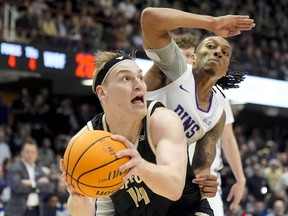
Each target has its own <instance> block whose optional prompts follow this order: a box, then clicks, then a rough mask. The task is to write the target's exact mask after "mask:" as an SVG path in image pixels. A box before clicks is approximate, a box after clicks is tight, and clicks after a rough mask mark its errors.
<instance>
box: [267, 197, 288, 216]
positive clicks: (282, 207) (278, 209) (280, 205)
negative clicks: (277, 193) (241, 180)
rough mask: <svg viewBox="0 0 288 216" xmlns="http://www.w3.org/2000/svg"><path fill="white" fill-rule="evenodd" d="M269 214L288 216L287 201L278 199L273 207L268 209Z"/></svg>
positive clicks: (268, 215)
mask: <svg viewBox="0 0 288 216" xmlns="http://www.w3.org/2000/svg"><path fill="white" fill-rule="evenodd" d="M267 216H288V212H287V203H286V204H285V202H284V200H282V199H276V200H275V202H274V204H273V208H272V209H269V210H268V214H267Z"/></svg>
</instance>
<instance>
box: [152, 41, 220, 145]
mask: <svg viewBox="0 0 288 216" xmlns="http://www.w3.org/2000/svg"><path fill="white" fill-rule="evenodd" d="M146 53H147V55H148V57H150V58H151V59H152V60H153V61H154V62H155V64H156V65H157V66H158V67H159V68H160V69H161V71H163V72H164V73H165V75H166V76H167V77H168V78H169V79H170V80H172V81H173V82H172V83H170V84H169V85H167V86H165V87H163V88H161V89H158V90H155V91H150V92H148V94H147V98H148V99H149V100H159V101H161V102H162V103H163V104H164V105H165V106H166V107H167V108H169V109H171V110H174V112H176V113H177V114H178V115H179V117H180V118H181V120H182V123H183V126H184V132H185V136H186V139H187V142H188V144H192V143H194V142H196V141H197V140H199V139H201V138H202V137H203V136H204V134H205V133H206V132H207V131H209V130H211V129H212V128H213V127H214V126H215V125H216V124H217V122H218V121H219V119H220V117H221V115H222V113H223V107H222V105H221V104H220V102H219V101H218V99H217V97H216V96H215V93H214V92H212V94H211V98H210V106H209V108H208V109H207V110H203V109H201V108H200V107H199V104H198V96H197V88H196V83H195V80H194V76H193V73H192V66H191V65H187V64H186V62H185V59H184V57H183V55H182V52H181V50H180V49H179V48H178V46H177V45H176V44H175V42H174V41H172V42H171V43H170V44H169V45H168V46H166V47H164V48H162V49H157V50H151V49H149V50H146Z"/></svg>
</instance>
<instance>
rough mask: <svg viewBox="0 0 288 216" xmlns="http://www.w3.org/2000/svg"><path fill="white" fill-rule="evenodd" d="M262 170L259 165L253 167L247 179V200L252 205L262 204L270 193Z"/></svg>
mask: <svg viewBox="0 0 288 216" xmlns="http://www.w3.org/2000/svg"><path fill="white" fill-rule="evenodd" d="M262 173H263V168H262V167H261V165H260V164H259V163H255V164H254V165H253V174H252V176H251V177H249V178H248V179H247V187H248V190H249V194H248V196H249V199H250V201H251V202H252V203H255V202H257V201H261V202H264V201H266V199H267V198H268V197H267V195H268V194H269V193H270V187H269V184H268V181H267V178H266V177H265V176H263V175H262Z"/></svg>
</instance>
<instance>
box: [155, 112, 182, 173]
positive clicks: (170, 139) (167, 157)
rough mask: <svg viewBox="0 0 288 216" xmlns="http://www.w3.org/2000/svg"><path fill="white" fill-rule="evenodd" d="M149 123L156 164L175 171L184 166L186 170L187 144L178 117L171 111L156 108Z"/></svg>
mask: <svg viewBox="0 0 288 216" xmlns="http://www.w3.org/2000/svg"><path fill="white" fill-rule="evenodd" d="M151 120H152V119H151ZM150 122H151V124H150V132H151V137H152V140H153V143H154V145H155V148H156V159H157V164H159V165H168V166H171V167H174V168H177V169H178V168H181V167H183V165H184V168H186V163H187V158H188V156H187V143H186V139H185V136H184V129H183V125H182V122H181V120H180V118H179V116H178V115H177V114H176V113H175V112H173V111H171V110H168V109H164V108H158V109H156V111H155V112H154V113H153V120H152V121H150Z"/></svg>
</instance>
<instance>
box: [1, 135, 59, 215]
mask: <svg viewBox="0 0 288 216" xmlns="http://www.w3.org/2000/svg"><path fill="white" fill-rule="evenodd" d="M37 151H38V148H37V143H36V142H35V140H33V139H32V138H29V139H27V140H25V141H24V143H23V146H22V150H21V160H20V161H17V162H15V163H14V164H12V166H11V167H10V168H9V170H8V179H7V182H8V185H9V186H10V188H11V199H10V200H9V201H8V203H7V208H6V210H5V216H40V215H41V212H42V211H43V209H42V207H43V206H42V204H43V198H44V197H43V196H44V195H45V194H44V193H53V192H54V189H55V187H54V184H53V183H51V182H50V181H49V179H48V178H47V176H46V175H45V174H44V172H43V171H42V169H41V166H39V165H37V164H36V161H37V157H38V152H37ZM42 213H43V212H42Z"/></svg>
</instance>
